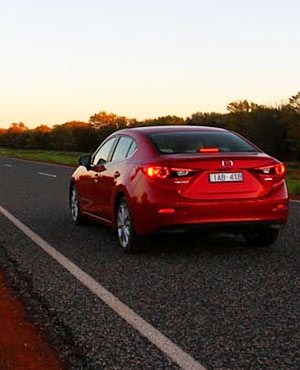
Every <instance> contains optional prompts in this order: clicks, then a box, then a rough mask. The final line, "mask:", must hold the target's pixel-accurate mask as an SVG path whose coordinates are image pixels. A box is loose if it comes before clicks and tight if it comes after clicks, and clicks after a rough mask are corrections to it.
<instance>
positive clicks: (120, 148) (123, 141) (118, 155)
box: [112, 136, 133, 162]
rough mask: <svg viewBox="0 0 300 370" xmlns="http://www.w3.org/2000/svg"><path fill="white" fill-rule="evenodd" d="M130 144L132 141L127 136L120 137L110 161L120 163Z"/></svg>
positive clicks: (125, 155)
mask: <svg viewBox="0 0 300 370" xmlns="http://www.w3.org/2000/svg"><path fill="white" fill-rule="evenodd" d="M132 142H133V139H132V138H130V137H129V136H121V137H120V140H119V141H118V144H117V146H116V148H115V151H114V154H113V156H112V161H113V162H114V161H122V160H123V159H125V158H126V157H127V153H128V150H129V148H130V146H131V144H132Z"/></svg>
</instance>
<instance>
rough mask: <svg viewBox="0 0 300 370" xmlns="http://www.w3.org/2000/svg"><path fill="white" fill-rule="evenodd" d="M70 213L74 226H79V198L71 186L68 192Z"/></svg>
mask: <svg viewBox="0 0 300 370" xmlns="http://www.w3.org/2000/svg"><path fill="white" fill-rule="evenodd" d="M70 211H71V218H72V221H73V222H74V224H76V225H79V224H81V223H82V222H83V217H82V215H81V211H80V205H79V198H78V192H77V189H76V186H75V185H74V184H73V185H72V187H71V191H70Z"/></svg>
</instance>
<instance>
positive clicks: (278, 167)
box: [255, 163, 286, 176]
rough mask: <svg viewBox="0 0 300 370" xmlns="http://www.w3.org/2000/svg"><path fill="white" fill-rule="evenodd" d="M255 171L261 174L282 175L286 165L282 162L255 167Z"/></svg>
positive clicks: (284, 172)
mask: <svg viewBox="0 0 300 370" xmlns="http://www.w3.org/2000/svg"><path fill="white" fill-rule="evenodd" d="M255 171H256V172H258V173H261V174H263V175H277V176H284V175H285V174H286V166H285V164H284V163H277V164H275V165H272V166H264V167H258V168H255Z"/></svg>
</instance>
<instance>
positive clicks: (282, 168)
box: [275, 163, 286, 176]
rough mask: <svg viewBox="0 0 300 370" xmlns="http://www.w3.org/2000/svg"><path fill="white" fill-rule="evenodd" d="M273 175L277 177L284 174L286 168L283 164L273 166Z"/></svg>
mask: <svg viewBox="0 0 300 370" xmlns="http://www.w3.org/2000/svg"><path fill="white" fill-rule="evenodd" d="M275 173H276V175H278V176H283V175H285V173H286V167H285V164H284V163H278V164H276V166H275Z"/></svg>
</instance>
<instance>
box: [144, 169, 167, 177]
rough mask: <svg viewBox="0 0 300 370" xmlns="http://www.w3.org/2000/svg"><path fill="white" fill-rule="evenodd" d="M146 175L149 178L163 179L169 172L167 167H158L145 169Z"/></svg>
mask: <svg viewBox="0 0 300 370" xmlns="http://www.w3.org/2000/svg"><path fill="white" fill-rule="evenodd" d="M146 174H147V176H149V177H151V178H155V177H156V178H161V179H165V178H167V177H168V176H169V174H170V170H169V169H168V167H160V166H156V167H147V169H146Z"/></svg>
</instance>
